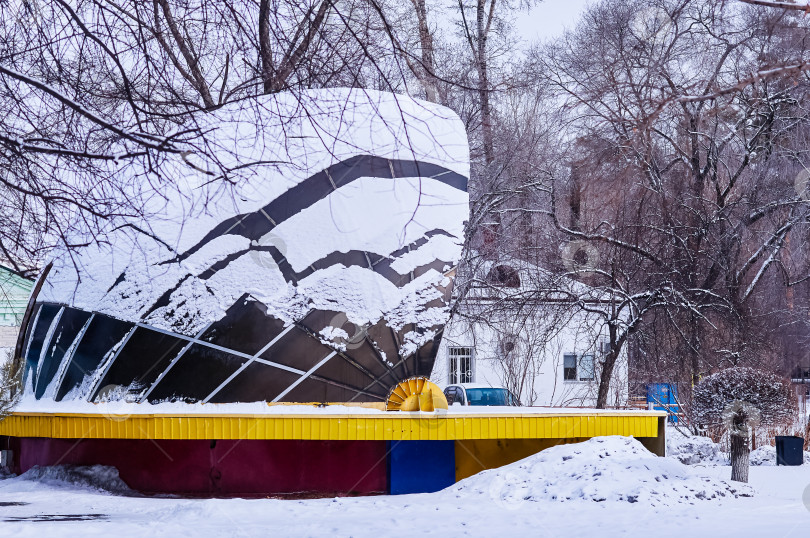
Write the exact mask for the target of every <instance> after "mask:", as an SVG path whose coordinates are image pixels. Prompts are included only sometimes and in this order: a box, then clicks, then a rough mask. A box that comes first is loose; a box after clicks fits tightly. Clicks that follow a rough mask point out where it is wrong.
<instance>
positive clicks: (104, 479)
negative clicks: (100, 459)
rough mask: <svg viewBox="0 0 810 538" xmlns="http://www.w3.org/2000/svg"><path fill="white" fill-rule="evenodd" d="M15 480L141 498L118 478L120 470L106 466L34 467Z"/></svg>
mask: <svg viewBox="0 0 810 538" xmlns="http://www.w3.org/2000/svg"><path fill="white" fill-rule="evenodd" d="M14 480H18V481H34V482H38V483H40V484H45V485H49V486H55V487H60V488H69V489H75V488H80V489H91V490H96V491H104V492H108V493H113V494H115V495H126V496H140V495H139V494H138V493H137V492H135V491H133V490H132V489H130V487H129V486H127V485H126V484H125V483H124V481H123V480H121V478H120V477H119V476H118V469H116V468H115V467H109V466H106V465H54V466H51V467H39V466H36V467H32V468H31V469H29V470H28V471H26V472H24V473H23V474H21V475H20V476H19V477H17V478H16V479H14Z"/></svg>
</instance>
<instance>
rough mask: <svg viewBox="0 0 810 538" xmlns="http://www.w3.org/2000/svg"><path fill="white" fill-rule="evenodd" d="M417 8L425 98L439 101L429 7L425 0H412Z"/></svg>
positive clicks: (420, 75) (420, 72)
mask: <svg viewBox="0 0 810 538" xmlns="http://www.w3.org/2000/svg"><path fill="white" fill-rule="evenodd" d="M412 1H413V5H414V8H415V10H416V20H417V22H418V24H419V45H420V48H421V49H422V66H421V69H419V70H418V71H419V72H418V73H415V74H416V76H417V77H419V79H420V82H421V83H422V87H423V88H424V89H425V99H427V100H428V101H430V102H432V103H438V102H439V92H438V90H437V88H436V76H435V66H434V61H433V35H432V34H431V33H430V26H429V25H428V20H427V7H426V6H425V0H412Z"/></svg>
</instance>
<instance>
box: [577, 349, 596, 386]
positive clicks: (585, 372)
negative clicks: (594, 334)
mask: <svg viewBox="0 0 810 538" xmlns="http://www.w3.org/2000/svg"><path fill="white" fill-rule="evenodd" d="M593 379H594V371H593V355H583V356H582V357H580V358H579V380H580V381H593Z"/></svg>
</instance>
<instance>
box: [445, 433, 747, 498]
mask: <svg viewBox="0 0 810 538" xmlns="http://www.w3.org/2000/svg"><path fill="white" fill-rule="evenodd" d="M444 494H449V495H453V496H456V497H461V498H465V497H469V498H470V500H484V499H488V500H491V501H495V502H498V503H505V504H507V505H511V504H517V503H520V502H525V501H531V502H568V501H593V502H603V501H606V502H627V503H636V502H639V503H642V504H644V505H646V506H669V505H673V504H683V503H694V502H696V501H702V500H709V499H719V498H724V497H748V496H751V495H753V489H751V487H750V486H747V485H745V484H737V483H733V484H730V483H727V482H724V481H722V480H716V479H714V478H708V477H704V476H700V475H699V474H697V473H696V472H695V471H694V470H692V469H691V468H689V467H687V466H686V465H684V464H682V463H680V462H678V461H675V460H674V459H671V458H660V457H658V456H655V455H654V454H652V453H651V452H649V451H648V450H647V449H646V448H644V446H642V444H641V443H640V442H639V441H637V440H636V439H633V438H632V437H620V436H611V437H595V438H593V439H590V440H588V441H584V442H582V443H575V444H570V445H559V446H555V447H552V448H548V449H546V450H543V451H541V452H539V453H537V454H535V455H534V456H530V457H528V458H526V459H524V460H521V461H518V462H515V463H513V464H511V465H507V466H504V467H501V468H498V469H492V470H489V471H484V472H481V473H479V474H478V475H475V476H472V477H470V478H467V479H465V480H462V481H461V482H459V483H458V484H456V485H455V486H452V487H450V488H448V489H446V490H444Z"/></svg>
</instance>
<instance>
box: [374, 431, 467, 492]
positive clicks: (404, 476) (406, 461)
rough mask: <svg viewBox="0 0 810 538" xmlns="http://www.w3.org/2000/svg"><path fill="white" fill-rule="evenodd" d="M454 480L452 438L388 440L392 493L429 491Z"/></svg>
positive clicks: (389, 475)
mask: <svg viewBox="0 0 810 538" xmlns="http://www.w3.org/2000/svg"><path fill="white" fill-rule="evenodd" d="M455 482H456V450H455V441H388V485H389V488H390V493H391V494H392V495H400V494H403V493H431V492H434V491H439V490H441V489H444V488H446V487H448V486H451V485H453V484H454V483H455Z"/></svg>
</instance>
